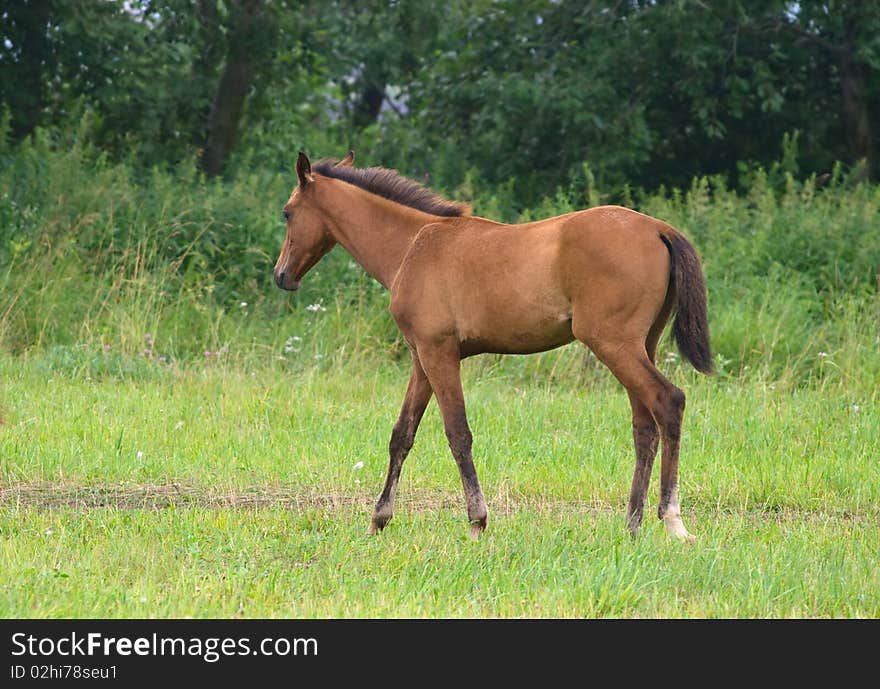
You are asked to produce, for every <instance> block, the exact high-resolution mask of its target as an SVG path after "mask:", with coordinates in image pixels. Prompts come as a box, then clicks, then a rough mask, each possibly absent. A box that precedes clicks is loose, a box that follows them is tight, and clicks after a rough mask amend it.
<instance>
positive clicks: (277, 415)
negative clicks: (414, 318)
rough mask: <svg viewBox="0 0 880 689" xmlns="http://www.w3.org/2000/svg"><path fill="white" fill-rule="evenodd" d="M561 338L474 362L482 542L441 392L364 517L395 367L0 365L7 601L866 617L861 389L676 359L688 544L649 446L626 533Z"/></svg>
mask: <svg viewBox="0 0 880 689" xmlns="http://www.w3.org/2000/svg"><path fill="white" fill-rule="evenodd" d="M574 356H577V350H576V349H575V348H568V349H566V350H563V351H562V352H560V353H557V354H555V355H552V356H550V355H548V356H547V357H545V358H543V359H542V358H540V357H533V358H519V359H517V358H504V359H493V358H491V357H487V358H485V359H484V360H483V361H480V360H475V361H471V362H468V363H467V364H466V371H465V391H466V395H467V400H468V403H469V412H470V419H471V425H472V428H473V431H474V436H475V460H476V464H477V469H478V472H479V474H480V478H481V480H482V483H483V486H484V490H485V492H486V497H487V499H488V502H489V509H490V524H489V530H488V531H487V533H486V534H485V536H484V538H483V539H482V540H481V541H479V542H477V543H472V542H470V541H469V540H468V539H467V520H466V516H465V512H464V504H463V503H464V500H463V497H462V495H461V487H460V482H459V478H458V474H457V471H456V469H455V464H454V461H453V460H452V458H451V456H450V455H449V452H448V448H447V447H446V443H445V438H444V436H443V432H442V427H441V424H440V420H439V414H438V412H437V409H436V405H434V404H433V403H432V405H431V407H429V411H428V413H427V414H426V417H425V420H424V422H423V424H422V428H421V429H420V432H419V436H418V438H417V441H416V446H415V448H414V450H413V452H412V454H411V456H410V458H409V459H408V460H407V463H406V465H405V467H404V472H403V478H402V480H401V488H400V493H399V497H398V509H397V511H396V515H395V519H394V520H393V521H392V522H391V524H390V525H389V527H388V528H387V529H386V531H385V532H384V533H383V534H382V535H381V536H379V537H375V538H368V537H367V536H366V535H365V534H366V527H367V524H368V521H369V515H370V511H371V508H372V503H373V500H374V499H375V497H376V496H377V495H378V493H379V491H380V489H381V486H382V481H383V479H384V472H385V468H386V463H387V456H386V448H387V440H388V435H389V432H390V428H391V425H392V424H393V421H394V419H395V417H396V414H397V411H398V407H399V404H400V401H401V398H402V395H403V390H404V388H405V385H406V377H407V371H406V369H405V367H404V365H403V364H402V363H394V362H393V361H391V360H389V359H387V358H384V359H383V358H380V357H375V356H364V357H357V356H347V357H340V358H338V359H334V358H333V357H332V356H328V358H327V360H326V361H324V360H319V361H318V362H317V363H316V364H315V365H310V366H307V367H306V366H304V367H292V368H291V369H290V370H285V369H284V367H285V366H286V364H285V363H284V362H278V361H277V360H272V361H271V362H267V363H266V364H265V365H264V366H262V367H256V366H255V367H253V370H247V367H243V366H238V365H233V364H229V363H225V362H224V360H222V359H221V360H216V359H212V360H209V361H205V362H203V363H201V364H198V365H196V364H192V365H189V366H185V367H177V366H161V365H158V364H154V363H153V364H150V365H146V364H143V366H142V368H140V369H138V368H136V366H134V365H131V366H128V367H125V366H123V367H117V368H112V367H110V368H109V369H108V370H105V369H101V368H100V367H99V368H98V369H93V368H91V367H82V366H75V365H73V364H71V363H70V361H69V360H67V359H64V358H63V357H61V358H60V359H59V357H58V356H57V355H53V354H45V355H42V356H36V355H35V356H32V357H15V358H11V357H7V358H3V359H0V376H2V380H3V387H2V391H0V395H2V400H3V402H4V405H5V407H4V417H5V419H6V425H4V426H2V427H0V457H2V458H3V461H2V465H0V490H2V500H0V534H2V540H0V548H2V552H0V615H2V616H4V617H57V616H72V617H89V616H98V617H104V616H109V617H118V616H156V617H179V616H194V617H203V616H224V617H225V616H233V615H242V616H307V617H312V616H317V617H326V616H332V617H336V616H344V617H355V616H366V617H375V616H392V617H397V616H403V617H410V616H415V617H421V616H427V617H436V616H467V617H472V616H479V617H483V616H491V617H495V616H500V617H508V616H528V617H544V616H551V617H557V616H563V617H593V616H624V617H655V616H700V617H703V616H721V617H817V616H821V617H825V616H829V617H838V616H840V617H877V616H880V593H878V592H880V574H878V570H877V568H876V561H875V555H876V553H877V552H878V551H880V532H878V526H877V525H878V517H880V467H878V465H877V462H876V447H877V445H876V443H877V440H876V429H877V428H878V427H880V412H878V409H877V394H876V392H875V391H871V389H870V388H869V387H866V386H854V387H852V388H850V387H847V386H843V385H834V386H831V385H829V386H825V387H818V388H804V387H799V388H798V387H788V386H784V385H780V384H766V383H763V382H761V381H758V380H755V381H749V380H740V381H736V382H732V381H729V380H725V379H723V378H714V379H706V378H701V377H697V376H695V375H692V374H688V373H685V372H684V370H677V369H676V368H675V367H673V369H672V372H671V374H670V375H672V377H673V378H674V379H675V380H676V381H677V382H679V384H680V385H681V386H682V387H684V388H685V390H686V391H687V392H688V410H687V414H686V421H685V430H684V438H683V450H682V461H681V490H682V507H683V512H684V518H685V524H686V525H687V526H688V528H689V530H691V531H692V532H694V533H695V534H697V536H698V538H699V540H698V541H697V543H696V545H694V546H691V547H687V546H684V545H682V544H680V543H677V542H673V541H671V540H670V539H669V538H668V537H667V536H666V534H665V532H664V530H663V527H662V525H660V523H659V522H658V521H657V520H656V518H655V516H654V515H655V510H656V496H657V481H658V478H659V463H658V468H657V470H655V476H654V477H653V481H652V486H651V490H650V493H649V504H648V506H647V508H646V520H645V526H644V527H643V532H642V535H641V536H640V537H639V539H638V540H637V541H636V542H632V541H631V540H630V539H629V537H628V536H627V534H626V530H625V527H624V520H623V510H624V507H625V499H626V496H627V494H628V489H629V482H630V479H631V472H632V459H631V456H632V447H631V436H630V429H629V412H628V405H627V402H626V397H625V394H624V393H623V390H622V388H620V387H619V386H618V385H617V384H616V383H614V382H613V381H612V380H611V379H610V376H608V375H607V374H605V373H604V372H600V371H599V370H595V371H592V372H591V373H589V375H581V376H579V377H576V378H575V377H572V378H567V377H566V376H562V375H560V374H559V370H567V369H565V368H564V366H562V367H561V365H560V362H562V363H563V364H565V362H567V361H568V360H569V359H570V358H572V357H574ZM554 357H555V358H554ZM65 366H67V368H65ZM530 367H531V368H530ZM554 370H555V371H556V373H553V371H554ZM542 374H544V375H542ZM576 381H577V382H576ZM585 382H589V386H587V385H585V384H584V383H585ZM856 409H857V411H856ZM358 462H363V468H361V469H356V468H355V466H356V465H357V463H358Z"/></svg>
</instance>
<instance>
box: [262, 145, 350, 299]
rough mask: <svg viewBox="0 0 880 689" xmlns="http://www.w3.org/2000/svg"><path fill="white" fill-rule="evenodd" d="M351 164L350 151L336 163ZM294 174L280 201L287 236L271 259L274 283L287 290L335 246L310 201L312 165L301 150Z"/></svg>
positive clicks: (295, 286) (340, 165)
mask: <svg viewBox="0 0 880 689" xmlns="http://www.w3.org/2000/svg"><path fill="white" fill-rule="evenodd" d="M353 163H354V151H349V152H348V155H347V156H345V158H343V159H342V160H340V161H339V162H338V163H336V165H337V166H339V167H351V165H352V164H353ZM296 176H297V177H298V178H299V185H298V186H297V187H296V189H294V190H293V193H292V194H291V195H290V198H289V199H288V201H287V203H285V204H284V222H285V223H287V236H286V237H285V238H284V245H283V246H282V247H281V254H280V255H279V256H278V260H277V261H276V262H275V284H276V285H278V286H279V287H280V288H281V289H287V290H295V289H298V288H299V281H300V280H302V277H303V275H305V274H306V273H307V272H309V270H310V269H311V268H312V266H314V265H315V264H316V263H317V262H318V261H320V260H321V258H322V257H323V256H324V255H325V254H326V253H327V252H328V251H330V249H332V248H333V247H334V246H335V245H336V240H335V239H333V237H332V236H331V235H330V233H329V232H328V231H327V226H326V224H325V222H324V219H323V217H322V216H321V214H320V213H318V211H317V210H316V209H315V208H314V206H313V205H312V204H311V203H310V198H309V197H310V196H311V193H310V192H311V191H312V189H310V187H311V185H313V184H314V182H315V179H314V177H312V165H311V163H310V162H309V159H308V157H307V156H306V154H305V153H302V152H300V154H299V158H297V161H296Z"/></svg>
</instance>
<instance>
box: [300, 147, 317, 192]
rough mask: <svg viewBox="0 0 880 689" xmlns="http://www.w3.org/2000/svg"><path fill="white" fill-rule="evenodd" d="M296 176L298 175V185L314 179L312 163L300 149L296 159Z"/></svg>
mask: <svg viewBox="0 0 880 689" xmlns="http://www.w3.org/2000/svg"><path fill="white" fill-rule="evenodd" d="M296 176H297V177H299V186H300V187H305V186H306V185H307V184H308V183H309V182H314V181H315V179H314V177H312V164H311V163H310V162H309V157H308V156H307V155H306V154H305V153H303V152H302V151H300V152H299V158H297V159H296Z"/></svg>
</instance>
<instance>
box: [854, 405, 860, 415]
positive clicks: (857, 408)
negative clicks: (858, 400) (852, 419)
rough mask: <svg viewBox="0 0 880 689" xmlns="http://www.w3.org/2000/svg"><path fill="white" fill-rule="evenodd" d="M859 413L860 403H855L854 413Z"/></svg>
mask: <svg viewBox="0 0 880 689" xmlns="http://www.w3.org/2000/svg"><path fill="white" fill-rule="evenodd" d="M858 413H859V405H858V404H854V405H853V414H858Z"/></svg>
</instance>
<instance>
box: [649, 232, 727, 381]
mask: <svg viewBox="0 0 880 689" xmlns="http://www.w3.org/2000/svg"><path fill="white" fill-rule="evenodd" d="M660 239H662V240H663V243H664V244H666V248H667V249H669V255H670V256H671V257H672V275H671V280H672V284H671V287H672V288H673V289H674V290H675V303H674V309H675V320H674V321H673V323H672V339H674V340H675V344H676V345H678V351H679V352H681V355H682V356H683V357H684V358H685V359H687V360H688V361H690V362H691V364H692V365H693V367H694V368H695V369H697V370H698V371H700V372H701V373H713V372H714V367H713V365H712V351H711V350H710V348H709V319H708V315H707V312H706V281H705V279H704V278H703V269H702V267H700V259H699V257H698V256H697V252H696V251H695V250H694V247H693V246H691V243H690V242H689V241H688V240H687V239H685V237H684V235H683V234H681V233H680V232H677V231H676V230H671V231H665V232H662V233H661V234H660Z"/></svg>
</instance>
